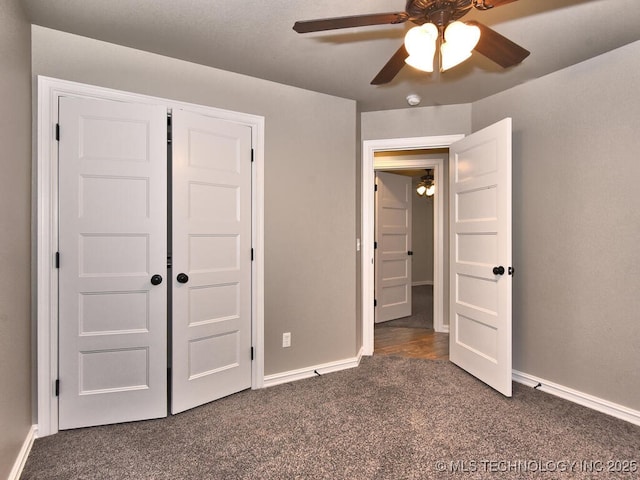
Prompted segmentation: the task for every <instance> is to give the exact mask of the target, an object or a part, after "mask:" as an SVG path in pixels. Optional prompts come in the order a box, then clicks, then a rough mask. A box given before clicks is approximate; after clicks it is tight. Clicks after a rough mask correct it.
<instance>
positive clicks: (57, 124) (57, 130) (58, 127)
mask: <svg viewBox="0 0 640 480" xmlns="http://www.w3.org/2000/svg"><path fill="white" fill-rule="evenodd" d="M56 140H57V141H60V124H59V123H56Z"/></svg>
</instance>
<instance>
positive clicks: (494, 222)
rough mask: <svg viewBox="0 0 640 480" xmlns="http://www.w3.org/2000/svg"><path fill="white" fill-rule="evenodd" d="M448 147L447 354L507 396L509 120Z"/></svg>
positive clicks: (509, 222) (509, 221)
mask: <svg viewBox="0 0 640 480" xmlns="http://www.w3.org/2000/svg"><path fill="white" fill-rule="evenodd" d="M449 152H450V153H449V175H450V177H449V178H450V186H451V188H450V203H449V205H450V212H451V217H450V229H451V231H450V242H451V243H450V266H451V273H450V278H451V284H450V312H451V313H450V317H451V318H450V337H449V358H450V359H451V361H452V362H453V363H455V364H456V365H458V366H460V367H462V368H463V369H465V370H466V371H468V372H469V373H471V374H472V375H474V376H476V377H478V378H479V379H480V380H482V381H483V382H485V383H486V384H488V385H490V386H491V387H493V388H495V389H496V390H498V391H499V392H500V393H502V394H504V395H506V396H509V397H510V396H511V374H512V373H511V368H512V366H511V281H512V276H511V273H512V269H511V119H510V118H507V119H504V120H502V121H500V122H498V123H496V124H494V125H492V126H490V127H487V128H485V129H483V130H481V131H479V132H476V133H473V134H471V135H469V136H468V137H465V138H464V139H462V140H460V141H458V142H456V143H454V144H453V145H451V147H450V150H449Z"/></svg>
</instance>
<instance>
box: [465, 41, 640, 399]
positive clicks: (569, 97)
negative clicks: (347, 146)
mask: <svg viewBox="0 0 640 480" xmlns="http://www.w3.org/2000/svg"><path fill="white" fill-rule="evenodd" d="M638 58H640V42H636V43H634V44H631V45H628V46H625V47H623V48H620V49H618V50H615V51H613V52H611V53H608V54H605V55H602V56H600V57H597V58H594V59H592V60H589V61H586V62H584V63H581V64H578V65H576V66H573V67H570V68H567V69H565V70H562V71H559V72H556V73H553V74H551V75H548V76H546V77H544V78H541V79H539V80H536V81H533V82H529V83H526V84H524V85H521V86H518V87H515V88H513V89H511V90H508V91H506V92H503V93H500V94H498V95H495V96H492V97H489V98H486V99H484V100H481V101H479V102H476V103H474V104H473V116H472V119H473V122H472V123H473V129H474V130H477V129H480V128H482V127H484V126H486V125H489V124H491V123H493V122H495V121H497V120H499V119H501V118H504V117H507V116H510V117H512V118H513V128H514V133H513V140H514V142H513V219H514V234H513V240H514V244H513V245H514V250H513V255H514V264H515V269H516V275H515V277H514V279H513V287H514V290H513V292H514V297H513V299H514V302H513V305H514V307H513V322H514V334H513V335H514V349H513V353H514V360H513V361H514V363H513V365H514V368H515V369H517V370H521V371H523V372H526V373H529V374H532V375H536V376H539V377H542V378H544V379H548V380H551V381H553V382H557V383H559V384H561V385H565V386H568V387H571V388H574V389H576V390H579V391H582V392H586V393H589V394H592V395H595V396H597V397H600V398H604V399H606V400H609V401H612V402H615V403H619V404H621V405H624V406H627V407H630V408H632V409H635V410H640V368H638V366H639V365H640V342H639V339H640V295H638V292H640V253H639V249H638V242H639V240H640V208H638V180H639V179H640V161H639V153H638V152H640V95H638V85H640V62H639V61H638Z"/></svg>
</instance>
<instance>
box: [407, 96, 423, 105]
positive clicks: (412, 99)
mask: <svg viewBox="0 0 640 480" xmlns="http://www.w3.org/2000/svg"><path fill="white" fill-rule="evenodd" d="M421 101H422V98H420V95H418V94H417V93H412V94H410V95H407V103H408V104H409V105H411V106H412V107H415V106H416V105H420V102H421Z"/></svg>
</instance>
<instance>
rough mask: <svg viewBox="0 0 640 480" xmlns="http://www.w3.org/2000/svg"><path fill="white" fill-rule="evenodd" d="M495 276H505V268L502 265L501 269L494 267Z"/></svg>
mask: <svg viewBox="0 0 640 480" xmlns="http://www.w3.org/2000/svg"><path fill="white" fill-rule="evenodd" d="M493 274H494V275H504V267H503V266H502V265H501V266H499V267H493Z"/></svg>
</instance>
